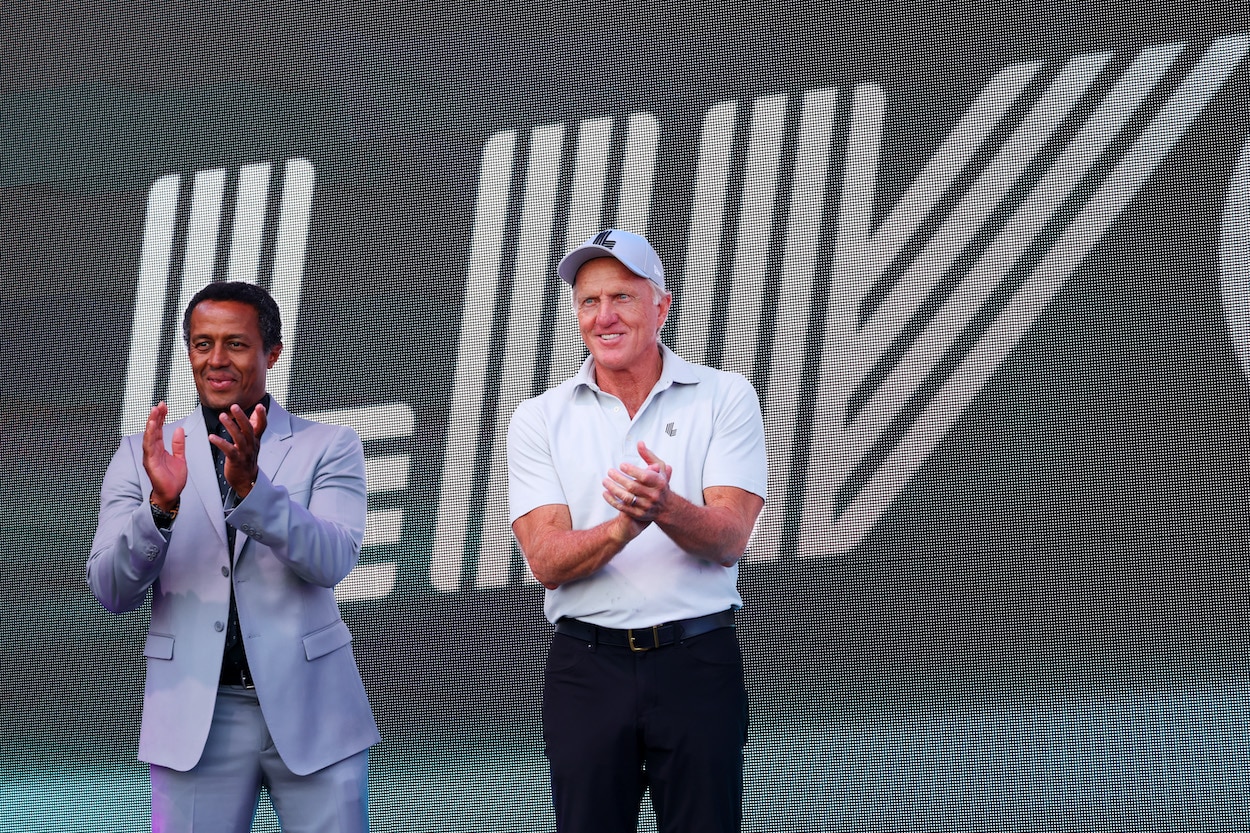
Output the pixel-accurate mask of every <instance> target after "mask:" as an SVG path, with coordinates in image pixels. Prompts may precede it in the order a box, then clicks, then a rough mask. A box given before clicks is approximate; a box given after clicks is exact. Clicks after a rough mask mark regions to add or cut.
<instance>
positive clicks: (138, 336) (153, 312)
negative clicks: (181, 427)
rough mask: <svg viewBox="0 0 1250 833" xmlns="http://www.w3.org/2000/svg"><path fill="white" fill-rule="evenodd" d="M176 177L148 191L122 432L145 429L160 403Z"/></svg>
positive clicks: (165, 179)
mask: <svg viewBox="0 0 1250 833" xmlns="http://www.w3.org/2000/svg"><path fill="white" fill-rule="evenodd" d="M180 181H181V177H179V176H178V175H177V174H169V175H168V176H163V177H161V178H160V179H158V180H157V181H156V182H154V183H152V187H151V188H150V189H149V190H148V208H147V216H146V218H145V219H144V222H143V249H142V254H141V255H140V261H139V280H138V282H137V285H136V286H135V313H134V323H133V324H132V325H131V328H130V359H129V361H128V363H127V365H126V393H125V395H124V396H123V397H122V416H121V423H120V427H121V433H122V434H133V433H135V432H138V431H142V430H143V426H144V424H145V423H146V422H147V418H148V412H149V411H150V410H151V408H152V405H153V404H155V399H156V369H157V361H156V357H157V353H158V352H159V350H160V346H161V328H162V325H163V323H164V322H163V321H162V320H161V318H162V316H163V315H164V312H165V291H166V288H167V287H168V283H169V264H170V258H171V257H172V254H173V247H174V229H175V227H176V226H177V224H178V184H179V182H180Z"/></svg>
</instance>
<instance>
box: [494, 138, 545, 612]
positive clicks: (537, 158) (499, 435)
mask: <svg viewBox="0 0 1250 833" xmlns="http://www.w3.org/2000/svg"><path fill="white" fill-rule="evenodd" d="M563 149H564V125H562V124H556V125H548V126H546V127H540V128H537V129H535V130H534V132H533V134H532V135H531V137H530V156H529V166H528V170H527V172H526V177H525V200H524V203H523V204H522V207H521V227H520V230H519V232H518V238H517V256H516V271H515V272H514V275H513V279H512V302H511V310H510V312H509V315H508V337H507V341H506V346H505V349H504V359H503V361H502V362H501V365H502V366H501V367H500V371H501V376H500V384H499V395H498V397H497V398H496V400H495V401H496V406H495V407H496V410H495V425H494V430H493V432H492V434H493V436H492V438H491V439H490V440H489V442H490V446H489V453H490V474H489V476H488V479H487V482H486V484H485V487H486V495H487V500H488V502H489V501H490V498H491V497H493V496H494V495H496V494H507V488H506V483H507V478H506V476H503V475H504V473H506V471H507V435H508V420H510V419H511V418H512V412H513V411H514V410H516V406H517V405H519V404H520V403H521V401H522V400H524V399H527V398H529V395H530V392H531V388H532V386H533V383H534V369H535V353H536V350H535V347H536V345H537V342H538V330H539V314H540V313H541V312H542V306H543V292H544V290H545V288H546V284H547V281H548V280H551V276H550V274H549V272H550V269H549V268H548V265H549V263H550V260H551V230H552V224H553V219H554V216H555V203H556V192H557V185H558V184H559V180H560V160H561V155H562V151H563ZM512 554H513V541H512V531H511V530H510V529H509V528H508V513H507V512H506V511H505V507H503V506H499V505H495V504H493V503H491V504H490V505H488V506H487V511H486V512H485V513H484V517H483V520H482V541H481V546H480V547H479V548H478V559H477V586H478V587H502V586H504V585H506V584H507V583H508V579H509V572H510V568H511V566H512Z"/></svg>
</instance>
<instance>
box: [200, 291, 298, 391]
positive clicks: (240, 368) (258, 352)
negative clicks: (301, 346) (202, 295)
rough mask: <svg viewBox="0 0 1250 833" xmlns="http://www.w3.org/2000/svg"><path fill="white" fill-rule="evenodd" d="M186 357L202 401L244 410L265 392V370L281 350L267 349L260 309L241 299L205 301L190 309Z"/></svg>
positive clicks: (270, 365) (275, 348) (278, 346)
mask: <svg viewBox="0 0 1250 833" xmlns="http://www.w3.org/2000/svg"><path fill="white" fill-rule="evenodd" d="M187 336H188V349H187V355H188V357H189V358H190V359H191V372H192V374H193V375H194V377H195V390H196V391H197V392H198V393H199V395H200V403H201V404H203V405H205V406H207V407H209V408H212V409H214V410H216V411H225V410H226V409H228V408H229V407H230V406H231V405H239V406H240V407H241V408H243V409H244V410H247V409H249V408H251V407H252V406H254V405H255V404H256V403H257V402H259V401H260V400H261V399H262V398H263V397H264V396H265V374H266V373H267V372H268V370H269V368H271V367H273V364H274V362H276V361H277V360H278V356H280V355H281V354H282V345H281V344H275V345H274V346H273V347H272V348H270V349H268V350H266V349H265V346H264V340H263V339H262V338H261V334H260V318H259V316H258V315H257V313H256V308H255V307H253V306H252V305H251V304H248V303H245V302H243V301H201V302H200V303H199V304H197V305H196V306H195V308H194V309H192V310H191V318H190V326H189V327H188V331H187Z"/></svg>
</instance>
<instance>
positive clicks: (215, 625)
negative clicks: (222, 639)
mask: <svg viewBox="0 0 1250 833" xmlns="http://www.w3.org/2000/svg"><path fill="white" fill-rule="evenodd" d="M225 629H226V626H225V625H224V624H222V623H221V622H214V623H213V630H215V631H217V633H221V632H222V631H224V630H225Z"/></svg>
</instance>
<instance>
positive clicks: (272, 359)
mask: <svg viewBox="0 0 1250 833" xmlns="http://www.w3.org/2000/svg"><path fill="white" fill-rule="evenodd" d="M281 355H282V342H278V343H277V344H275V345H274V346H273V349H272V350H270V351H269V363H268V364H266V365H265V367H266V368H267V369H269V370H272V369H273V366H274V365H275V364H276V363H277V361H278V357H279V356H281Z"/></svg>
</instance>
